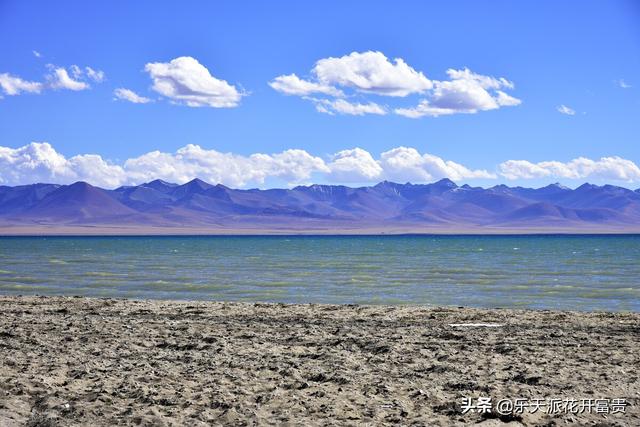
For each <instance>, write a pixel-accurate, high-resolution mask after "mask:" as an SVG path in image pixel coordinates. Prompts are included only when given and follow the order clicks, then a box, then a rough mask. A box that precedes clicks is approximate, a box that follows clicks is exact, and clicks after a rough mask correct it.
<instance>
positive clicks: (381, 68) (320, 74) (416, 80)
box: [312, 51, 432, 97]
mask: <svg viewBox="0 0 640 427" xmlns="http://www.w3.org/2000/svg"><path fill="white" fill-rule="evenodd" d="M312 73H313V74H314V75H315V76H316V78H317V79H318V81H320V82H321V83H323V84H327V85H337V86H343V87H349V88H354V89H356V90H358V91H361V92H368V93H375V94H378V95H387V96H400V97H404V96H407V95H409V94H412V93H422V92H424V91H425V90H427V89H430V88H431V87H432V83H431V81H430V80H429V79H428V78H426V77H425V75H424V74H422V73H421V72H418V71H416V70H414V69H413V68H411V67H410V66H409V65H407V63H406V62H404V60H403V59H402V58H395V59H394V60H393V62H392V61H389V59H387V57H386V56H385V55H384V54H383V53H382V52H372V51H368V52H362V53H360V52H352V53H351V54H349V55H345V56H342V57H340V58H333V57H331V58H324V59H321V60H319V61H318V62H316V65H315V67H314V68H313V70H312Z"/></svg>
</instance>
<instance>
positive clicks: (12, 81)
mask: <svg viewBox="0 0 640 427" xmlns="http://www.w3.org/2000/svg"><path fill="white" fill-rule="evenodd" d="M0 88H1V89H2V92H3V93H4V94H5V95H11V96H14V95H20V94H21V93H23V92H26V93H40V91H41V90H42V88H43V85H42V83H40V82H30V81H28V80H23V79H21V78H20V77H17V76H12V75H11V74H9V73H2V74H0Z"/></svg>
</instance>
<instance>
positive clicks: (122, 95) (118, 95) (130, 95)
mask: <svg viewBox="0 0 640 427" xmlns="http://www.w3.org/2000/svg"><path fill="white" fill-rule="evenodd" d="M113 96H114V99H116V100H118V99H120V100H123V101H129V102H133V103H134V104H146V103H148V102H151V99H149V98H147V97H144V96H141V95H138V94H137V93H135V92H134V91H132V90H130V89H125V88H122V87H121V88H118V89H116V90H114V91H113Z"/></svg>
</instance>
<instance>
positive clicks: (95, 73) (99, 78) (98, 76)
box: [84, 67, 105, 83]
mask: <svg viewBox="0 0 640 427" xmlns="http://www.w3.org/2000/svg"><path fill="white" fill-rule="evenodd" d="M84 72H85V74H86V75H87V77H89V78H90V79H91V80H93V81H94V82H96V83H102V82H103V81H104V77H105V76H104V71H101V70H94V69H93V68H91V67H84Z"/></svg>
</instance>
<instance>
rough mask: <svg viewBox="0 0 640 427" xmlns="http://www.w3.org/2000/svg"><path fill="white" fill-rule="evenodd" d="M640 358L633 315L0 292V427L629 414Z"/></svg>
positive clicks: (618, 419)
mask: <svg viewBox="0 0 640 427" xmlns="http://www.w3.org/2000/svg"><path fill="white" fill-rule="evenodd" d="M638 367H640V313H582V312H557V311H529V310H527V311H525V310H522V311H520V310H507V309H493V310H480V309H468V308H428V307H415V306H351V305H284V304H248V303H220V302H173V301H135V300H120V299H89V298H73V297H11V296H2V297H0V426H2V427H5V426H22V425H28V426H74V425H91V426H102V425H104V426H109V425H145V426H146V425H149V426H151V425H153V426H162V425H166V426H172V425H173V426H182V425H188V426H199V425H202V426H205V425H429V426H450V425H468V424H476V423H479V425H483V426H491V425H510V426H519V425H526V426H537V425H541V426H565V425H580V426H587V425H593V426H596V425H597V426H638V425H640V408H639V406H638V405H640V379H639V376H640V374H639V373H638ZM480 398H491V404H490V410H489V411H487V410H486V409H487V408H486V405H485V406H484V409H483V406H482V405H480V404H479V402H482V400H478V399H480ZM465 399H471V400H467V401H465ZM516 399H521V400H519V402H521V405H522V402H526V403H524V404H523V405H524V409H523V410H522V411H516V410H515V408H514V410H512V411H509V410H504V408H503V410H501V411H498V408H497V407H496V405H497V403H498V402H499V401H501V400H502V401H505V400H509V401H511V402H518V400H516ZM534 402H537V404H536V405H537V409H538V410H535V411H534V409H536V407H534ZM553 402H564V403H562V404H560V403H558V404H557V405H559V406H557V407H555V408H554V407H553V405H554V403H553ZM568 402H569V403H568ZM571 402H577V403H576V404H579V405H582V406H580V407H581V408H582V409H583V410H582V411H580V410H579V409H576V406H575V405H573V406H572V404H570V403H571ZM563 405H564V406H563ZM585 405H586V406H585ZM596 408H599V409H596ZM552 409H553V410H552Z"/></svg>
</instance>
